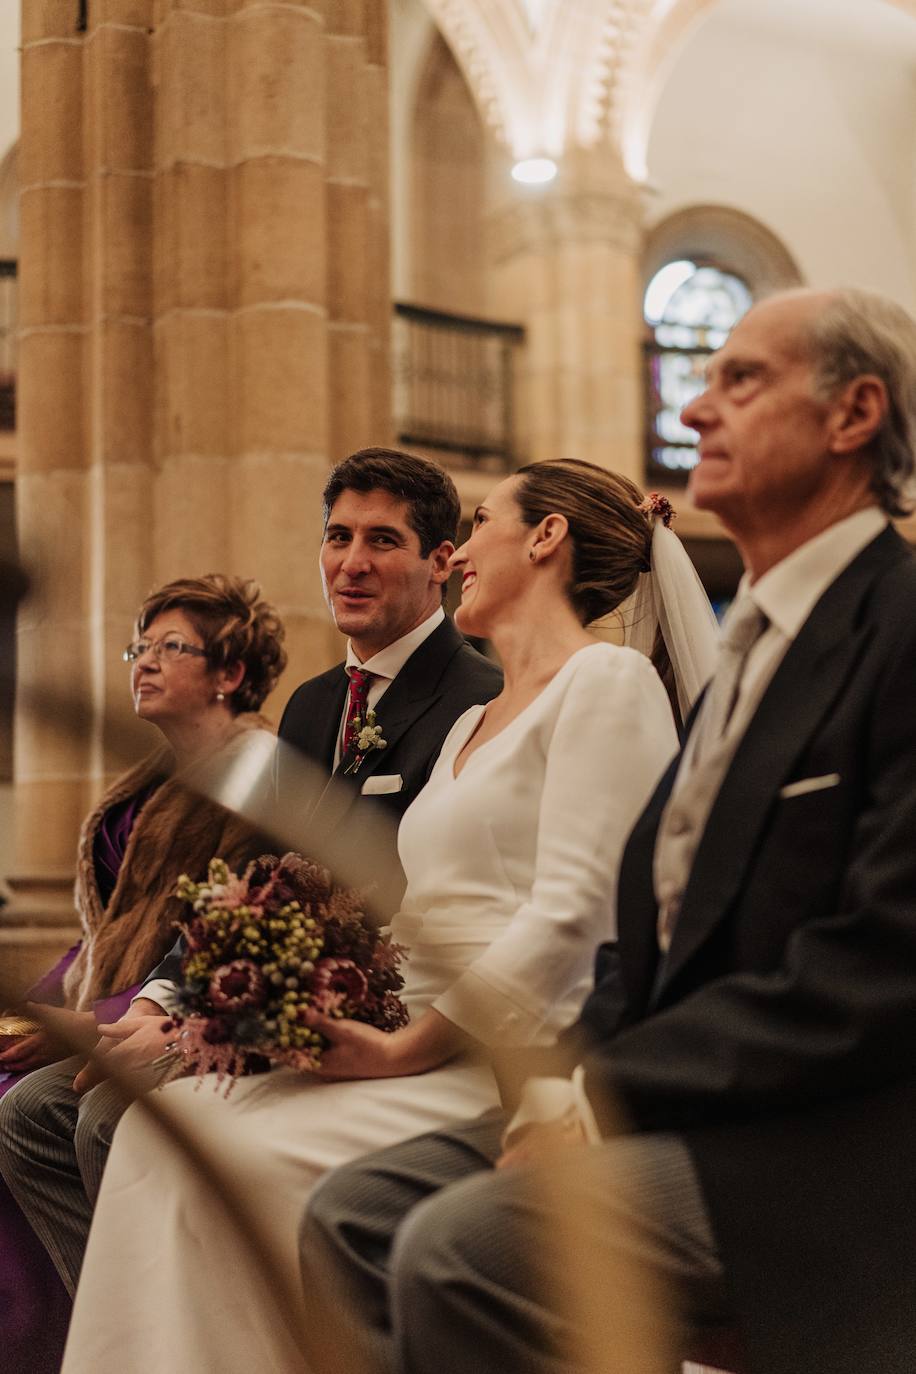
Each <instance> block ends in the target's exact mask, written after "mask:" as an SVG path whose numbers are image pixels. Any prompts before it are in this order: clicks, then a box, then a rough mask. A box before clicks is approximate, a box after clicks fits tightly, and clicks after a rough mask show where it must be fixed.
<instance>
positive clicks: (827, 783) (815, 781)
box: [779, 773, 840, 798]
mask: <svg viewBox="0 0 916 1374" xmlns="http://www.w3.org/2000/svg"><path fill="white" fill-rule="evenodd" d="M839 781H840V775H839V773H823V774H822V775H821V777H819V778H799V780H798V782H787V783H786V785H785V787H780V789H779V795H780V796H781V797H783V798H785V797H803V796H804V794H805V793H806V792H823V790H824V788H825V787H836V785H837V783H838V782H839Z"/></svg>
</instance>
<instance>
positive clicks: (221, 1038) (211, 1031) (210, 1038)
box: [201, 1016, 232, 1045]
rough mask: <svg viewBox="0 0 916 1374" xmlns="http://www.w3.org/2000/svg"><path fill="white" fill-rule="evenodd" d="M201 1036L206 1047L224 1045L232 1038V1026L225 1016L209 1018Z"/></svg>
mask: <svg viewBox="0 0 916 1374" xmlns="http://www.w3.org/2000/svg"><path fill="white" fill-rule="evenodd" d="M201 1035H202V1038H203V1039H204V1040H205V1041H206V1042H207V1044H208V1045H225V1044H226V1043H227V1041H228V1040H229V1039H230V1038H231V1036H232V1024H231V1022H229V1021H227V1020H226V1018H225V1016H211V1017H210V1018H209V1019H208V1021H207V1024H206V1025H205V1026H204V1028H203V1031H202V1032H201Z"/></svg>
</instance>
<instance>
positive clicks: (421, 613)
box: [0, 448, 502, 1293]
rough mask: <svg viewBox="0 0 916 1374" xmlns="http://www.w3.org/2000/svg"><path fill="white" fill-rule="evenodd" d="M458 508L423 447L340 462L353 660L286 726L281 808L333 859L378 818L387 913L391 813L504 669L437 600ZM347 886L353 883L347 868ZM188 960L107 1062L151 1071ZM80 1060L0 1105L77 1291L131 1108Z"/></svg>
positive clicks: (9, 1162) (46, 1235) (302, 691)
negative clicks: (365, 750) (362, 741)
mask: <svg viewBox="0 0 916 1374" xmlns="http://www.w3.org/2000/svg"><path fill="white" fill-rule="evenodd" d="M459 518H460V503H459V498H458V493H457V491H456V489H455V485H454V483H453V482H452V480H451V478H450V477H449V476H448V474H447V473H446V472H445V471H444V470H443V469H442V468H441V467H439V465H438V464H436V463H432V462H429V461H428V460H426V459H424V458H418V457H414V456H412V455H410V454H407V453H401V452H398V451H396V450H393V449H382V448H373V449H364V450H361V451H360V452H359V453H355V454H353V455H351V456H350V457H349V458H347V459H345V460H344V461H343V462H342V463H340V464H338V466H337V467H336V468H334V469H333V471H332V472H331V474H330V477H329V478H328V482H327V485H326V487H325V491H324V533H323V538H322V545H321V554H320V569H321V578H322V585H323V588H324V593H325V598H326V601H327V603H328V607H329V610H330V612H331V616H332V618H333V620H334V623H335V624H336V626H337V628H338V629H339V630H341V631H342V632H343V633H344V634H345V635H347V637H348V644H347V656H346V660H345V662H344V663H341V664H339V665H338V666H337V667H335V668H332V669H330V670H329V671H328V672H326V673H322V674H320V675H319V676H318V677H315V678H312V679H310V680H309V681H308V682H305V683H303V684H302V685H301V686H300V687H299V688H297V690H296V691H295V692H294V694H293V696H292V698H291V700H290V702H289V704H288V706H287V708H286V711H285V712H284V715H283V719H282V721H281V724H280V738H281V741H284V742H285V743H283V744H281V747H280V751H279V765H278V777H277V791H278V800H279V805H280V809H281V815H282V813H283V812H284V811H288V812H293V811H296V812H298V813H299V814H300V815H301V816H302V820H301V822H300V823H299V824H298V828H300V829H301V832H302V835H303V840H302V844H303V846H304V847H305V846H307V847H308V849H309V852H310V853H312V854H315V855H316V857H318V858H320V859H321V861H322V862H324V863H327V864H330V865H331V866H333V865H334V858H335V854H336V852H337V851H336V848H335V845H336V843H337V842H338V840H339V842H340V846H341V850H342V851H346V853H347V855H348V857H349V855H351V854H352V853H353V851H358V850H359V849H360V847H361V844H362V843H364V842H365V835H366V833H367V832H368V831H370V829H371V830H372V833H374V834H375V835H377V836H381V837H382V838H383V839H386V838H387V840H388V842H389V843H390V845H391V847H392V852H391V853H382V854H380V853H379V851H378V848H377V846H376V847H375V849H374V851H373V852H372V854H371V855H370V858H371V869H370V870H368V871H367V873H366V878H367V880H370V881H376V882H378V881H379V880H382V881H383V882H384V880H385V876H386V865H387V866H388V869H389V870H390V871H391V877H390V879H389V880H388V882H387V884H386V889H385V893H384V896H385V900H386V901H387V904H388V906H389V908H390V907H391V906H392V905H393V904H394V903H395V902H396V900H398V899H399V897H400V895H401V892H402V891H403V875H402V874H401V871H400V866H399V865H398V863H397V856H396V854H395V853H394V852H393V843H394V835H395V828H394V827H395V824H396V822H397V821H398V820H399V819H400V816H401V815H402V814H403V812H404V811H405V810H406V808H407V807H408V806H409V805H410V803H411V802H412V801H413V800H414V798H415V797H416V796H417V794H418V793H419V791H420V790H421V788H422V787H423V785H424V783H425V782H426V780H427V778H428V776H429V774H430V772H431V771H432V767H433V764H434V763H435V761H436V758H437V757H438V754H439V750H440V748H441V746H442V743H443V741H444V739H445V736H446V735H447V734H448V732H449V730H450V729H451V727H452V725H453V724H454V722H455V720H457V718H458V717H459V716H460V715H461V714H463V712H464V711H466V710H467V709H468V708H469V707H470V706H473V705H476V704H479V703H481V702H485V701H489V700H490V699H491V698H492V697H494V696H495V695H496V694H497V693H498V692H499V690H500V687H501V685H502V674H501V672H500V671H499V669H498V668H497V667H496V666H495V664H493V663H491V662H489V661H488V660H487V659H485V658H484V657H483V656H482V655H481V654H479V653H477V651H476V650H475V649H473V648H471V646H470V645H468V644H467V643H466V642H465V641H464V639H463V637H462V636H461V635H460V634H459V632H458V631H457V630H456V629H455V627H454V625H453V624H452V622H451V621H450V620H449V619H448V617H447V616H446V615H445V612H444V610H443V608H442V601H443V595H444V588H445V583H446V580H447V578H448V567H447V565H448V560H449V557H450V555H451V554H452V552H453V551H454V541H455V538H456V536H457V531H458V522H459ZM367 708H374V709H375V710H376V711H377V713H378V719H379V721H380V723H382V725H383V728H384V732H385V738H386V745H385V748H384V750H376V751H374V752H371V753H370V754H369V755H368V756H367V757H365V758H364V759H363V761H362V763H359V764H358V766H357V767H355V768H353V767H352V765H353V764H354V763H355V762H356V757H357V752H358V751H357V750H356V749H355V748H354V745H353V740H352V735H353V731H352V729H351V728H350V721H351V719H352V716H353V714H354V712H356V711H359V712H361V713H362V714H363V715H365V711H366V709H367ZM300 756H301V758H304V759H305V760H306V761H307V763H306V765H305V766H303V765H302V763H301V762H299V758H300ZM348 768H350V770H351V771H350V772H349V773H348V772H346V770H347V769H348ZM316 784H317V785H316ZM303 788H304V789H306V791H307V795H305V796H303ZM376 809H378V811H379V812H381V813H382V815H383V816H387V817H388V826H387V828H385V827H380V826H376V827H374V828H371V819H372V817H371V813H372V812H373V811H375V810H376ZM284 829H285V830H286V831H287V833H288V831H289V823H288V822H287V824H286V825H285V826H284ZM354 837H356V838H354ZM201 857H202V861H203V862H206V858H207V857H209V856H201ZM347 881H348V882H351V881H353V878H352V864H351V863H350V864H348V872H347ZM179 966H180V954H178V953H176V951H174V950H173V951H172V953H171V954H169V955H167V956H166V958H165V959H164V960H163V961H162V963H160V964H159V966H158V967H157V968H156V969H155V970H153V972H152V974H151V975H150V980H148V981H147V983H146V984H145V985H144V987H143V988H142V990H141V993H140V996H139V998H138V999H137V1000H136V1001H135V1003H134V1004H133V1007H132V1008H131V1009H129V1011H128V1013H127V1015H126V1016H125V1017H124V1018H123V1019H122V1020H121V1021H120V1022H118V1023H116V1025H115V1026H113V1027H109V1028H106V1030H108V1031H110V1032H111V1043H113V1044H114V1045H115V1048H113V1049H112V1050H111V1051H110V1055H111V1058H112V1059H113V1060H114V1061H115V1062H116V1064H117V1065H118V1067H120V1068H121V1069H122V1070H124V1071H127V1070H130V1069H137V1068H142V1067H143V1066H145V1065H148V1064H150V1063H151V1061H153V1060H154V1059H156V1058H157V1057H158V1056H159V1055H160V1054H161V1053H162V1051H163V1048H164V1045H165V1042H166V1040H167V1039H168V1038H169V1037H170V1032H168V1031H163V1028H162V1027H163V1017H164V1015H165V1011H164V1006H166V1005H167V1004H168V998H169V990H170V988H172V987H173V986H174V981H175V979H176V978H177V977H178V976H179V973H180V967H179ZM74 1071H75V1068H74V1061H72V1060H67V1061H65V1062H64V1064H54V1065H51V1066H49V1067H48V1068H45V1069H39V1070H37V1071H36V1072H34V1073H32V1074H30V1075H29V1076H28V1078H27V1079H26V1080H24V1082H23V1083H22V1084H19V1085H17V1087H16V1088H15V1089H13V1090H12V1091H11V1092H10V1093H8V1094H7V1095H6V1097H5V1098H4V1099H3V1103H2V1108H0V1168H2V1172H3V1176H4V1177H5V1178H6V1180H7V1182H8V1184H9V1187H10V1189H11V1191H12V1192H13V1194H14V1196H15V1197H16V1199H17V1201H18V1202H19V1205H20V1206H21V1208H22V1210H23V1211H24V1212H25V1214H26V1216H27V1217H28V1219H29V1221H30V1222H31V1223H32V1224H33V1226H34V1228H35V1230H36V1231H37V1233H38V1235H39V1236H40V1238H41V1239H42V1241H43V1242H44V1244H45V1245H46V1247H47V1248H48V1250H49V1252H50V1253H51V1257H52V1259H53V1260H54V1263H55V1265H56V1266H57V1268H58V1270H59V1272H60V1274H61V1277H62V1278H63V1280H64V1282H65V1284H66V1285H67V1287H68V1289H69V1291H70V1292H71V1293H72V1292H73V1290H74V1288H75V1285H76V1279H77V1276H78V1273H79V1268H80V1265H81V1263H82V1255H83V1250H84V1248H85V1242H86V1237H87V1235H88V1230H89V1223H90V1220H91V1215H92V1203H93V1201H94V1198H95V1194H96V1193H97V1191H98V1187H99V1186H100V1183H101V1177H102V1170H103V1168H104V1165H105V1160H106V1158H107V1151H108V1147H109V1144H110V1140H111V1135H112V1132H113V1130H114V1127H115V1125H116V1124H117V1121H118V1119H119V1118H120V1115H121V1113H122V1112H123V1110H124V1105H125V1103H124V1101H123V1098H122V1097H121V1096H120V1094H118V1093H117V1092H114V1091H112V1090H111V1089H110V1088H109V1087H108V1085H106V1084H101V1085H100V1086H98V1087H95V1088H93V1087H92V1085H93V1082H94V1081H96V1078H95V1077H94V1070H93V1069H92V1068H91V1067H90V1068H89V1069H84V1070H83V1071H82V1072H81V1073H80V1074H79V1075H78V1077H77V1079H76V1083H75V1088H76V1091H75V1092H74V1090H73V1087H72V1086H71V1080H72V1078H73V1073H74ZM90 1089H92V1090H91V1091H89V1090H90ZM23 1090H24V1091H23ZM87 1193H88V1196H87Z"/></svg>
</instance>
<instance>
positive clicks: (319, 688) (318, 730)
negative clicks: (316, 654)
mask: <svg viewBox="0 0 916 1374" xmlns="http://www.w3.org/2000/svg"><path fill="white" fill-rule="evenodd" d="M347 681H348V679H347V674H346V672H345V671H344V668H343V666H342V665H341V666H340V667H338V668H335V669H334V670H333V671H331V672H328V673H326V674H325V675H324V677H323V678H321V679H320V681H319V682H317V683H316V684H315V695H314V699H313V700H312V702H311V704H310V710H309V714H308V716H307V717H305V718H304V719H303V720H302V722H301V733H300V734H299V735H298V737H297V739H296V748H297V749H299V750H300V751H301V752H303V753H306V754H308V756H309V758H313V759H318V760H320V762H321V763H322V764H323V765H324V767H326V768H327V770H328V772H330V771H331V769H332V768H333V767H334V750H335V749H336V748H337V736H338V733H339V731H340V721H341V717H342V715H343V709H344V701H345V700H346V696H347Z"/></svg>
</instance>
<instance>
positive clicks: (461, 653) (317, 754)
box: [277, 619, 502, 915]
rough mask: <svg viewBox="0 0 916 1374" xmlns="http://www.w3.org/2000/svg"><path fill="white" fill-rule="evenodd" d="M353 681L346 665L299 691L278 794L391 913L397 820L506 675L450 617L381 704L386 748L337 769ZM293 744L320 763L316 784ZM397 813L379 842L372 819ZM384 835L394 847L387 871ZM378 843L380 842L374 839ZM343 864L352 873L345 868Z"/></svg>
mask: <svg viewBox="0 0 916 1374" xmlns="http://www.w3.org/2000/svg"><path fill="white" fill-rule="evenodd" d="M348 682H349V679H348V677H347V674H346V671H345V669H344V665H343V664H342V663H340V664H338V665H337V666H336V667H335V668H331V669H330V670H329V671H328V672H326V673H322V674H321V675H320V676H319V677H314V678H311V679H310V680H309V681H308V682H304V683H303V684H302V686H301V687H299V688H297V689H296V691H295V692H294V693H293V695H292V697H291V698H290V700H289V703H288V705H287V707H286V710H285V711H284V713H283V718H282V720H281V721H280V729H279V736H280V740H281V741H282V742H283V745H284V746H286V747H281V749H280V750H279V751H278V755H277V797H278V802H279V806H280V810H281V813H283V812H286V813H287V814H288V815H297V816H299V817H301V818H302V826H303V836H304V838H303V848H306V847H307V849H308V851H309V852H310V853H313V854H315V856H316V857H317V858H319V859H320V860H321V862H322V863H325V864H327V865H329V866H330V867H331V868H332V870H334V869H336V868H337V867H338V866H339V861H340V860H343V861H344V863H345V871H346V873H347V881H348V882H355V883H356V884H357V885H360V886H362V885H370V884H371V885H372V889H373V890H372V893H371V894H370V899H371V900H372V899H374V903H375V908H376V911H377V912H378V913H379V914H381V915H389V914H390V913H391V912H392V911H393V910H395V909H396V907H397V904H398V902H399V901H400V898H401V896H402V895H403V890H404V877H403V873H402V872H401V868H400V865H399V863H398V861H397V850H396V847H395V832H396V828H397V823H398V821H399V820H400V819H401V816H402V815H403V814H404V812H405V811H406V810H407V808H408V806H409V805H410V803H411V802H412V801H413V800H414V798H415V797H416V796H417V794H418V792H419V791H420V790H421V788H422V787H423V786H424V785H425V783H426V781H427V779H428V778H429V775H430V773H431V772H432V769H433V764H434V763H435V762H436V759H437V758H438V756H439V751H440V749H441V748H442V744H443V741H444V740H445V737H446V735H447V734H448V732H449V730H450V729H451V728H452V726H453V725H454V723H455V721H456V720H457V719H458V717H459V716H460V715H462V714H463V712H465V711H466V710H467V709H468V708H469V707H470V706H475V705H478V704H481V703H483V702H487V701H490V700H491V698H492V697H495V696H496V694H497V693H498V692H499V691H500V689H501V687H502V673H501V671H500V670H499V668H497V667H496V665H495V664H494V663H491V662H490V660H489V659H486V658H484V657H483V655H482V654H479V653H478V652H477V650H476V649H474V648H472V647H471V645H470V644H468V643H467V642H466V641H465V639H464V638H463V637H462V635H461V634H460V633H459V632H458V630H456V629H455V626H454V625H453V624H452V622H451V621H450V620H449V619H446V620H444V621H443V623H442V624H441V625H439V626H438V627H437V628H436V629H435V630H434V631H433V632H432V634H431V635H429V636H428V638H427V639H425V640H424V641H423V643H422V644H421V645H420V646H419V648H418V649H416V650H415V651H414V653H413V654H411V656H410V658H409V659H408V660H407V662H406V663H405V664H404V667H403V668H402V669H401V671H400V672H399V673H398V675H397V677H396V678H395V679H394V681H393V682H392V683H391V685H390V686H389V687H388V688H387V689H386V691H385V693H384V695H383V696H382V698H381V700H380V701H379V703H378V708H377V711H378V722H379V724H380V726H381V727H382V729H383V732H384V738H385V741H386V746H385V748H384V749H382V750H375V751H373V752H372V753H369V754H367V755H366V757H365V759H364V761H363V763H362V764H361V765H360V767H359V770H358V772H356V773H355V774H352V775H349V776H348V775H347V774H346V773H345V771H344V767H345V765H346V762H347V761H346V760H344V761H343V763H342V765H341V766H340V767H339V768H338V769H337V771H336V772H335V773H334V774H333V776H331V770H332V767H333V761H334V749H335V745H336V742H337V737H338V734H339V732H340V721H341V716H342V714H343V709H344V703H345V700H346V696H347V687H348ZM289 746H293V748H294V750H298V751H299V752H300V753H301V754H303V755H305V756H306V758H308V759H310V760H312V761H313V762H314V763H315V764H317V765H318V772H317V774H316V776H315V778H314V780H313V783H314V782H317V783H318V788H317V789H316V788H315V787H314V785H313V786H312V787H310V786H309V784H308V781H307V780H305V781H304V780H303V777H302V772H301V770H300V769H298V768H297V767H296V758H295V754H291V753H290V750H289ZM383 777H384V778H385V779H386V780H387V779H397V778H399V779H400V785H399V787H398V790H396V791H390V792H387V791H386V792H379V793H373V794H369V795H366V794H364V792H363V789H364V788H365V787H366V784H367V783H369V785H370V787H371V786H372V785H373V783H372V781H371V780H375V781H376V782H378V781H379V780H380V779H382V778H383ZM372 815H375V816H376V817H383V818H384V819H385V820H387V827H386V826H384V825H382V826H381V827H374V828H373V829H372V832H371V834H372V837H373V840H369V838H368V836H369V827H368V825H367V823H366V822H367V817H371V816H372ZM379 840H384V841H385V844H384V847H385V849H386V851H387V852H386V855H385V860H387V863H386V865H385V871H384V872H383V871H382V863H381V862H380V861H381V860H382V856H381V855H380V854H379V843H378V841H379ZM373 841H375V842H373ZM342 871H344V869H343V867H342Z"/></svg>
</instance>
